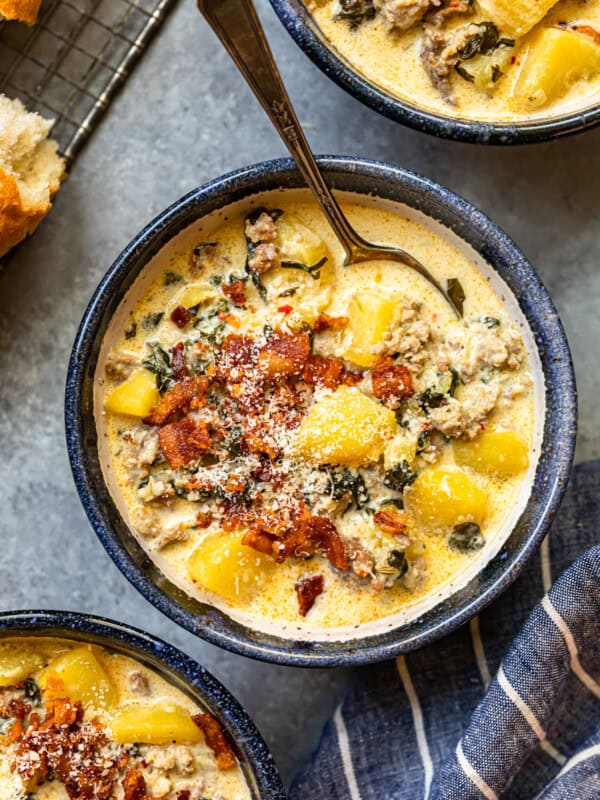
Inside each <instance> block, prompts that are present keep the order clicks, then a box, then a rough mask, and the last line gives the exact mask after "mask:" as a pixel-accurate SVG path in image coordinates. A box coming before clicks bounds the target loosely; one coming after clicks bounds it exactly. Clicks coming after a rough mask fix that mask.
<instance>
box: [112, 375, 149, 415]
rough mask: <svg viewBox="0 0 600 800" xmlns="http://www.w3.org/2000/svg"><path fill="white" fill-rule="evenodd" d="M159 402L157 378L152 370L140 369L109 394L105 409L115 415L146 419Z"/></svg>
mask: <svg viewBox="0 0 600 800" xmlns="http://www.w3.org/2000/svg"><path fill="white" fill-rule="evenodd" d="M159 400H160V394H159V393H158V388H157V386H156V376H155V375H154V374H153V373H152V372H150V370H147V369H138V370H136V372H134V373H133V375H131V376H130V377H129V378H127V380H125V381H123V383H120V384H119V385H118V386H115V388H114V389H113V390H112V391H111V392H109V393H108V395H107V396H106V399H105V401H104V408H105V409H106V410H107V411H112V413H113V414H127V415H129V416H132V417H146V416H147V415H148V414H149V413H150V412H151V411H152V409H153V408H154V407H155V406H157V405H158V402H159Z"/></svg>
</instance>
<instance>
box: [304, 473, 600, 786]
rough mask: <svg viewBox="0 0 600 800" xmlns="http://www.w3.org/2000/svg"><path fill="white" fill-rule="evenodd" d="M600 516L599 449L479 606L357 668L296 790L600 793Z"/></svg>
mask: <svg viewBox="0 0 600 800" xmlns="http://www.w3.org/2000/svg"><path fill="white" fill-rule="evenodd" d="M599 530H600V461H597V462H590V463H587V464H583V465H579V466H578V467H576V468H575V470H574V472H573V475H572V478H571V484H570V487H569V490H568V493H567V497H566V498H565V501H564V503H563V506H562V508H561V511H560V513H559V515H558V516H557V519H556V521H555V523H554V525H553V528H552V532H551V536H550V540H549V541H548V540H546V542H545V543H544V545H543V546H542V548H541V551H540V554H539V556H537V557H536V558H535V559H534V560H533V561H532V563H531V564H529V566H528V567H527V568H526V570H525V571H524V572H523V574H522V575H521V577H520V578H519V579H518V580H517V582H516V583H515V584H513V586H512V587H511V588H510V589H509V590H508V592H506V593H505V594H504V595H503V596H502V597H501V598H500V599H499V600H498V601H497V602H496V603H494V604H493V605H492V606H491V607H490V608H488V609H486V610H485V611H484V612H483V613H482V614H481V615H480V617H479V618H475V619H473V620H472V621H471V623H470V625H467V626H464V627H463V628H461V629H460V630H458V631H456V632H455V633H454V634H452V635H450V636H448V637H446V638H445V639H443V640H442V641H440V642H438V643H436V644H434V645H431V646H429V647H427V648H424V649H423V650H420V651H419V652H417V653H413V654H411V655H409V656H407V657H405V658H399V659H398V660H397V661H396V662H394V663H389V662H388V663H385V664H381V665H378V666H376V667H369V668H364V669H361V670H359V671H358V673H357V680H356V685H355V686H354V688H353V689H352V690H351V691H350V693H349V695H348V696H347V697H346V699H345V700H344V701H343V703H342V705H341V706H340V707H339V708H338V710H337V711H336V713H335V716H334V718H333V720H331V722H329V723H328V725H327V726H326V728H325V731H324V733H323V738H322V741H321V743H320V745H319V748H318V750H317V752H316V753H315V755H314V756H313V758H312V760H311V762H310V764H308V765H307V767H305V768H304V769H303V771H302V773H301V774H300V775H299V776H298V777H297V779H296V781H295V782H294V785H293V786H292V789H291V792H290V797H291V800H325V798H327V800H420V799H421V798H424V800H480V799H481V798H487V799H488V800H494V799H495V798H510V799H511V800H534V798H538V799H539V800H600V546H598V545H596V546H594V545H595V543H596V542H598V540H599V534H598V531H599ZM588 548H589V549H588ZM582 553H583V555H582ZM575 559H576V560H575ZM565 570H566V571H565ZM561 573H564V574H562V576H561V577H560V578H558V580H557V581H556V582H555V583H554V585H553V586H552V588H550V587H551V583H552V577H553V576H558V575H561ZM519 631H520V632H519ZM515 634H518V635H517V636H516V638H514V637H515Z"/></svg>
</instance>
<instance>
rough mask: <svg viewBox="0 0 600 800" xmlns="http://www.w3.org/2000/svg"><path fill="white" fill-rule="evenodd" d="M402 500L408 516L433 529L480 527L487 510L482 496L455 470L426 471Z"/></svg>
mask: <svg viewBox="0 0 600 800" xmlns="http://www.w3.org/2000/svg"><path fill="white" fill-rule="evenodd" d="M405 499H406V505H407V509H408V510H409V512H410V513H412V514H413V515H414V516H415V517H416V518H417V520H418V521H419V522H421V523H422V524H424V525H426V526H428V527H432V528H439V527H443V528H452V527H453V526H454V525H457V524H458V523H460V522H477V523H478V524H481V523H482V522H483V520H484V519H485V516H486V514H487V508H488V501H487V496H486V494H485V492H483V491H482V490H481V489H480V488H479V486H477V484H476V483H474V482H473V481H472V480H471V479H470V478H469V476H468V475H467V474H466V473H465V472H464V471H463V470H462V469H459V468H458V467H439V468H436V469H428V470H425V471H424V472H422V473H421V474H420V475H419V477H418V478H417V480H416V481H415V482H414V483H413V485H412V486H411V487H409V488H407V489H406V490H405Z"/></svg>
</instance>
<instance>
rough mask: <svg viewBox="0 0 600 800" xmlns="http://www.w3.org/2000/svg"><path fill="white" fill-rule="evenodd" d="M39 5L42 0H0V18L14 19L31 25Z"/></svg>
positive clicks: (38, 10)
mask: <svg viewBox="0 0 600 800" xmlns="http://www.w3.org/2000/svg"><path fill="white" fill-rule="evenodd" d="M41 5H42V0H0V20H2V19H16V20H20V21H21V22H26V23H27V24H28V25H33V23H34V22H35V21H36V19H37V16H38V14H39V13H40V6H41Z"/></svg>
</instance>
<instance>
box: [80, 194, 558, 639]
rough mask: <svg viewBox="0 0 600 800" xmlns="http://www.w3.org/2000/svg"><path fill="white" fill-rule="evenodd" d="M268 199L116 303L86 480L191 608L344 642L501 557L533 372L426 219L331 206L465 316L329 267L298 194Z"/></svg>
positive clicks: (469, 264)
mask: <svg viewBox="0 0 600 800" xmlns="http://www.w3.org/2000/svg"><path fill="white" fill-rule="evenodd" d="M263 199H264V202H265V205H264V207H261V204H260V203H258V201H257V203H255V205H254V206H253V208H251V209H250V210H248V208H246V210H245V211H241V210H239V209H234V210H233V211H230V210H227V211H224V212H219V213H216V214H213V215H212V216H211V217H209V218H207V219H205V220H203V221H202V222H201V224H200V226H199V228H198V229H197V230H193V231H192V233H191V234H189V233H188V234H187V242H186V243H182V244H177V243H176V245H175V246H174V249H173V251H172V252H171V253H170V254H168V255H167V254H161V255H160V256H159V257H157V258H156V259H155V261H154V263H153V265H152V269H151V270H150V271H149V272H147V273H146V274H144V273H143V274H142V277H141V278H140V279H139V280H138V285H137V286H136V287H134V289H133V290H132V292H130V295H129V296H128V297H127V298H126V300H125V302H124V303H123V304H122V307H121V309H120V310H119V312H118V313H117V315H116V316H115V319H114V320H113V324H112V329H111V331H110V332H109V335H107V337H106V340H105V343H104V346H103V353H102V354H101V358H100V361H99V366H98V369H97V374H96V401H95V402H96V418H97V425H98V429H99V432H100V451H101V455H102V461H103V469H104V473H105V477H106V479H107V483H108V485H109V487H110V488H111V491H112V493H113V496H114V497H115V499H116V501H117V504H118V505H119V508H120V509H121V513H122V514H123V515H124V517H125V519H126V520H127V521H128V523H129V524H130V526H131V528H132V530H133V531H134V533H135V535H136V536H137V537H138V539H139V540H140V542H141V543H142V545H143V546H144V547H145V548H146V550H147V551H148V553H149V554H150V556H151V558H152V559H154V561H155V562H156V563H157V564H158V566H159V567H160V568H161V570H163V571H164V572H165V573H166V574H167V575H168V576H169V577H170V578H171V580H173V581H174V582H175V583H176V584H178V585H179V586H181V587H182V588H184V589H185V590H186V591H187V592H188V593H190V594H191V595H192V596H194V597H197V598H199V599H201V600H204V601H208V602H209V603H211V604H214V605H216V606H218V607H220V608H223V609H226V610H227V611H228V612H229V613H230V614H232V615H233V616H234V617H236V618H237V619H241V620H243V621H246V622H247V623H248V624H250V625H252V626H253V627H259V628H260V627H263V628H265V627H266V628H269V626H273V625H275V626H276V628H277V630H278V632H279V633H283V634H284V635H294V636H296V637H297V636H298V635H300V636H302V635H306V636H311V637H314V636H317V637H318V636H319V632H323V631H327V630H329V631H330V632H331V631H332V630H333V631H334V632H335V633H336V635H337V634H340V633H341V632H342V631H343V630H344V629H345V630H346V631H347V632H348V631H350V632H354V633H355V627H356V626H357V625H360V624H363V623H368V622H372V621H377V620H382V619H392V618H393V615H395V614H398V613H399V612H405V611H406V610H407V609H411V613H417V612H418V609H419V603H422V602H423V601H424V600H426V599H428V600H429V601H431V600H432V599H435V598H436V597H439V596H440V594H441V593H442V591H443V590H444V589H445V590H447V588H448V587H449V586H450V585H451V584H452V582H453V581H457V580H459V579H460V580H462V581H463V582H464V580H465V579H466V577H465V576H467V575H468V571H469V569H472V568H474V567H475V568H476V567H477V565H478V564H479V565H480V564H481V561H482V560H484V559H485V558H489V557H490V556H491V555H492V554H493V553H494V552H497V550H498V549H499V547H500V546H501V543H502V540H503V538H505V537H506V535H507V534H508V532H509V531H510V528H511V524H512V523H514V521H515V519H516V517H515V516H514V515H515V513H516V514H517V515H518V514H519V513H520V511H521V510H522V508H523V503H524V502H525V499H526V497H527V493H528V487H529V483H530V479H531V474H532V470H533V469H534V467H535V461H536V458H537V455H536V453H537V445H536V436H537V434H535V431H534V427H535V425H534V421H535V415H534V396H535V392H534V386H533V381H532V365H531V357H530V355H528V351H527V348H526V346H525V344H524V340H523V331H522V330H521V328H520V325H522V324H523V323H522V321H521V322H520V324H517V323H516V322H515V319H514V318H513V313H517V314H518V312H515V310H514V307H512V308H511V310H510V311H509V310H508V308H507V305H506V303H505V302H504V300H503V298H502V297H500V296H499V295H498V294H497V292H496V291H495V289H494V288H493V287H492V285H491V281H492V280H493V278H491V276H492V275H493V273H492V272H491V270H489V267H488V268H487V275H486V274H483V273H482V272H481V271H480V270H479V269H478V268H477V267H476V266H475V265H474V263H473V261H472V259H471V258H470V257H469V256H468V255H467V254H466V253H465V251H464V250H463V249H462V248H461V247H460V246H458V245H457V243H455V242H454V241H451V239H452V237H451V235H449V232H447V231H446V232H444V230H443V229H442V228H441V226H438V227H437V229H436V227H435V223H433V222H432V221H431V220H430V221H429V223H430V224H431V225H430V226H429V227H425V225H424V224H422V223H421V222H417V221H416V220H414V219H408V218H406V217H403V216H400V215H399V214H398V213H397V211H396V210H395V209H393V208H391V207H390V208H386V207H385V204H383V203H379V204H374V203H369V202H368V201H365V203H364V204H359V203H357V202H354V203H348V204H346V205H345V206H344V208H345V211H346V213H347V214H348V216H349V218H350V219H351V221H352V222H353V223H354V224H355V225H356V226H357V228H358V230H360V231H361V232H362V233H363V234H364V235H365V236H366V237H367V238H368V239H370V240H372V241H381V242H388V243H395V244H398V245H401V246H403V247H405V248H406V249H408V250H409V251H411V252H413V253H414V254H415V255H416V256H417V257H418V258H420V259H421V261H422V262H423V263H425V264H427V266H428V267H429V268H430V269H431V271H432V272H433V273H434V274H435V275H436V277H438V278H439V280H440V281H445V280H447V281H448V282H449V287H450V291H451V292H452V294H453V297H454V298H455V300H456V302H457V303H458V304H460V305H462V307H463V312H464V316H463V318H462V319H457V318H456V317H455V316H454V314H453V312H452V310H451V308H450V306H449V305H448V304H447V303H446V302H445V301H444V299H443V298H442V296H441V295H440V294H438V293H437V292H436V290H435V289H434V288H433V287H432V286H431V285H430V284H428V283H427V282H426V281H425V280H424V279H423V278H422V277H421V276H420V275H418V274H417V273H416V272H413V271H412V270H410V269H409V268H407V267H404V266H402V265H399V264H395V263H391V262H373V263H367V264H360V265H357V266H352V267H348V268H346V267H344V266H343V265H342V253H341V252H340V247H339V245H338V243H337V242H336V241H335V239H334V237H333V236H332V233H331V231H330V229H329V228H328V226H327V224H326V222H325V220H324V218H323V217H322V216H321V214H320V212H319V211H318V209H317V207H316V206H315V205H314V204H313V203H312V202H310V201H307V200H306V196H305V195H304V194H303V193H300V192H279V193H275V194H274V195H273V196H271V197H268V198H266V199H265V198H263ZM261 202H262V201H261ZM423 219H424V220H426V218H423ZM472 255H473V256H474V255H475V254H474V253H473V254H472ZM494 278H495V279H496V282H497V285H498V287H499V288H500V291H502V286H503V285H502V284H501V283H500V282H499V281H497V276H494ZM513 304H514V301H513ZM542 414H543V411H542ZM538 422H539V420H538ZM538 432H539V431H538ZM511 515H512V516H511ZM389 624H392V623H391V622H390V623H389ZM325 635H327V634H325Z"/></svg>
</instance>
